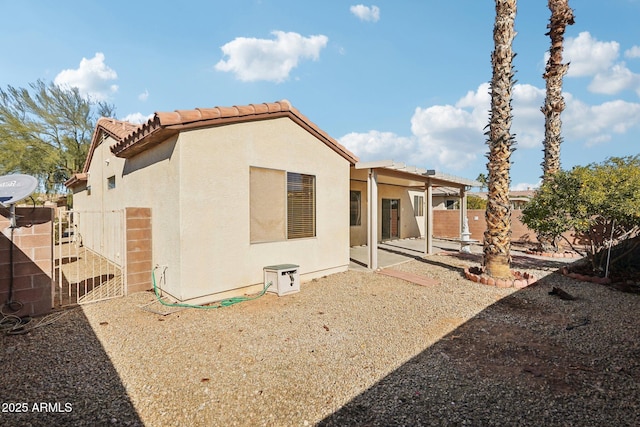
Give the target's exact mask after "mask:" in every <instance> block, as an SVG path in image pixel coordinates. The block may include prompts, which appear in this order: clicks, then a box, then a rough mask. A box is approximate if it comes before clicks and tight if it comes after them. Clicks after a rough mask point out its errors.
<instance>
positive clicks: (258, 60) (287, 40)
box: [215, 31, 329, 82]
mask: <svg viewBox="0 0 640 427" xmlns="http://www.w3.org/2000/svg"><path fill="white" fill-rule="evenodd" d="M272 34H273V35H274V36H275V40H267V39H257V38H246V37H238V38H236V39H234V40H232V41H230V42H229V43H227V44H225V45H224V46H222V47H221V48H220V49H221V50H222V52H223V53H224V55H225V56H226V57H227V58H228V59H226V60H224V59H223V60H220V61H219V62H218V63H217V64H216V65H215V68H216V70H218V71H225V72H228V71H230V72H232V73H234V74H235V76H236V78H238V79H239V80H242V81H247V82H250V81H259V80H266V81H272V82H282V81H285V80H286V79H287V78H289V73H290V72H291V70H292V69H294V68H295V67H297V66H298V62H299V61H300V60H301V59H306V58H310V59H312V60H318V58H319V57H320V51H321V50H322V49H323V48H324V47H325V46H326V45H327V42H328V41H329V39H328V37H327V36H324V35H316V36H310V37H303V36H301V35H300V34H298V33H293V32H283V31H273V32H272Z"/></svg>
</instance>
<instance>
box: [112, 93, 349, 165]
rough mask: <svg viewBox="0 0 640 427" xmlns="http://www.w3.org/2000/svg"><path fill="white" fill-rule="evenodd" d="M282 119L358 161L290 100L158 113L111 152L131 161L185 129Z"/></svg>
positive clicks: (344, 155) (126, 136)
mask: <svg viewBox="0 0 640 427" xmlns="http://www.w3.org/2000/svg"><path fill="white" fill-rule="evenodd" d="M279 117H289V118H290V119H292V120H293V121H294V122H296V123H297V124H298V125H300V126H302V127H303V128H304V129H306V130H307V131H308V132H309V133H311V134H312V135H314V136H315V137H316V138H318V139H319V140H320V141H322V142H323V143H324V144H326V145H327V146H328V147H329V148H331V149H332V150H334V151H335V152H337V153H338V154H340V155H341V156H342V157H344V158H345V159H347V160H348V161H349V162H350V163H351V164H355V163H356V162H357V161H358V158H357V157H356V155H355V154H353V153H351V152H350V151H349V150H347V149H346V148H345V147H344V146H342V145H341V144H340V143H338V141H336V140H335V139H333V138H332V137H330V136H329V135H328V134H327V133H325V132H324V131H322V130H321V129H320V128H318V126H316V125H315V124H314V123H313V122H311V121H310V120H309V119H308V118H307V117H305V116H304V115H302V114H301V113H300V112H299V111H298V110H297V109H295V108H294V107H293V106H292V105H291V104H290V103H289V101H286V100H283V101H277V102H271V103H263V104H249V105H244V106H233V107H213V108H196V109H193V110H176V111H173V112H156V113H155V114H154V115H153V117H152V118H151V119H149V120H148V121H147V122H146V123H143V124H141V125H138V126H135V127H133V128H131V130H130V131H129V133H127V134H126V135H124V136H123V137H122V138H116V139H117V140H118V141H119V142H118V143H116V144H115V145H113V146H111V151H112V152H113V153H114V154H115V155H116V156H118V157H124V158H129V157H132V156H134V155H136V154H138V153H140V152H142V151H144V150H146V149H148V148H150V147H153V146H154V145H157V144H160V143H161V142H163V141H165V140H166V139H167V138H169V137H171V136H173V135H176V134H178V133H179V132H180V131H182V130H188V129H196V128H201V127H205V126H220V125H225V124H232V123H241V122H248V121H255V120H268V119H274V118H279Z"/></svg>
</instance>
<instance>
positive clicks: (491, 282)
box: [464, 267, 538, 289]
mask: <svg viewBox="0 0 640 427" xmlns="http://www.w3.org/2000/svg"><path fill="white" fill-rule="evenodd" d="M511 273H513V276H514V278H513V279H494V278H493V277H490V276H488V275H486V274H484V269H483V268H482V267H466V268H465V269H464V275H465V277H466V278H467V279H469V280H471V281H472V282H475V283H481V284H483V285H487V286H495V287H497V288H519V289H521V288H526V287H527V286H529V285H532V284H534V283H535V282H536V280H538V279H537V278H536V277H535V276H534V275H533V274H529V273H526V272H525V273H520V272H519V271H515V270H511Z"/></svg>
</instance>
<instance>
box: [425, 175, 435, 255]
mask: <svg viewBox="0 0 640 427" xmlns="http://www.w3.org/2000/svg"><path fill="white" fill-rule="evenodd" d="M424 193H425V194H424V199H425V200H426V201H427V214H426V215H425V216H424V221H425V224H424V241H425V246H426V247H425V249H424V250H425V255H431V254H433V186H432V184H431V180H430V179H429V180H427V186H426V188H425V192H424Z"/></svg>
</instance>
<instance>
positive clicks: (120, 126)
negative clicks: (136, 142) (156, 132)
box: [97, 117, 140, 140]
mask: <svg viewBox="0 0 640 427" xmlns="http://www.w3.org/2000/svg"><path fill="white" fill-rule="evenodd" d="M97 126H99V127H101V128H102V129H103V130H105V131H106V132H107V133H109V134H110V135H111V136H112V137H114V138H115V139H118V140H121V139H122V138H124V137H125V136H127V135H129V134H130V133H131V132H133V131H134V130H136V129H137V128H138V127H140V125H137V124H134V123H129V122H125V121H120V120H115V119H109V118H107V117H101V118H100V119H98V123H97Z"/></svg>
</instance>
